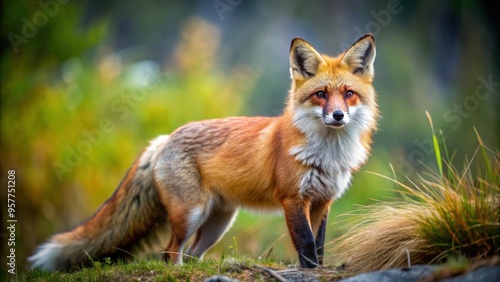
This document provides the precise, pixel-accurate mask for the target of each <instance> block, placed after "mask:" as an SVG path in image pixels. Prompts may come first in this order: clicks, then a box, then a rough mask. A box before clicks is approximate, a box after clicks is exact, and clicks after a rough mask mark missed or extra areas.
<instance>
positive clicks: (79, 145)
mask: <svg viewBox="0 0 500 282" xmlns="http://www.w3.org/2000/svg"><path fill="white" fill-rule="evenodd" d="M494 7H496V6H495V5H494V2H493V1H466V0H462V1H458V0H457V1H410V0H408V1H404V0H401V1H397V0H389V1H316V2H314V3H310V4H306V2H305V1H246V0H203V1H114V0H112V1H71V2H70V1H63V0H60V1H56V0H41V1H38V2H37V1H17V2H16V1H3V2H2V20H1V21H2V51H1V52H2V53H1V75H2V77H1V90H2V92H1V172H0V175H1V179H2V180H1V183H3V184H2V186H3V188H2V191H1V193H0V195H1V199H0V202H1V203H2V207H1V208H0V210H1V214H2V226H3V225H4V224H5V222H6V210H7V205H6V202H7V200H6V190H7V188H6V183H7V180H6V176H7V170H9V169H15V170H16V219H17V220H18V222H17V229H16V232H17V236H16V255H17V258H18V270H22V269H27V267H28V265H27V264H26V262H25V258H26V256H28V255H29V254H31V253H32V252H33V250H34V248H35V247H36V246H37V245H38V244H40V243H42V242H43V241H45V240H46V239H47V238H48V237H49V236H50V235H51V234H53V233H55V232H60V231H62V230H65V229H67V228H69V227H71V226H74V225H77V224H79V223H80V222H81V221H83V220H84V219H85V218H87V217H88V216H90V215H91V214H92V213H93V212H94V211H95V210H96V209H97V208H98V207H99V206H100V205H101V204H102V203H103V202H104V201H105V200H106V199H107V198H108V197H109V196H110V195H111V194H112V193H113V191H114V189H115V188H116V186H117V185H118V183H119V182H120V180H121V178H122V177H123V175H124V174H125V172H126V170H127V168H128V167H129V166H130V165H131V164H132V162H133V161H134V159H135V158H136V157H137V156H138V154H139V153H140V152H141V150H142V148H144V147H145V146H146V145H147V144H148V140H150V139H152V138H154V137H155V136H157V135H160V134H168V133H170V132H171V131H172V130H174V129H175V128H177V127H179V126H180V125H182V124H184V123H186V122H189V121H194V120H200V119H209V118H218V117H225V116H231V115H267V116H275V115H279V114H280V113H281V111H282V108H283V105H284V101H285V98H286V95H287V91H288V89H289V83H290V78H289V64H288V51H289V44H290V41H291V39H292V38H293V37H296V36H299V37H303V38H304V39H306V40H307V41H309V42H310V43H311V44H312V45H313V46H315V48H316V49H317V50H318V51H320V52H322V53H326V54H329V55H337V54H338V53H340V52H342V51H343V50H344V49H345V48H347V47H348V46H350V45H351V44H352V43H353V42H354V41H355V40H357V38H359V37H360V36H362V35H363V34H365V33H367V32H371V33H373V34H374V35H375V38H376V42H377V58H376V61H375V74H376V78H375V82H374V84H375V87H376V89H377V92H378V94H379V99H378V101H379V105H380V108H381V112H382V115H383V116H382V119H381V120H380V123H379V128H380V130H379V131H378V132H377V133H376V135H375V138H374V147H373V154H372V156H371V158H370V160H369V162H368V164H367V165H366V166H364V167H363V169H362V170H361V171H360V172H358V173H356V174H355V176H354V179H353V182H352V187H351V189H350V190H349V192H348V193H347V195H346V196H344V197H343V198H342V199H339V200H338V201H337V202H335V203H334V205H333V207H332V212H331V217H330V222H331V223H332V225H330V226H329V227H328V231H327V235H328V238H327V240H331V239H332V238H334V237H336V236H338V235H339V234H340V233H341V232H343V230H344V229H342V228H341V227H342V226H345V225H346V224H348V223H349V221H348V220H346V219H347V218H348V217H346V216H342V214H344V213H346V212H349V211H351V210H352V209H353V208H354V207H355V205H359V204H369V203H371V202H373V201H374V200H375V199H378V200H385V199H388V198H389V197H394V196H395V194H394V192H393V188H394V186H393V185H392V184H390V183H389V182H387V181H386V180H384V179H382V178H381V177H377V176H374V175H372V174H369V173H367V171H373V172H377V173H381V174H385V175H393V172H392V171H391V168H390V164H392V166H393V168H394V171H395V173H396V175H397V177H398V179H404V177H405V176H408V177H409V178H415V177H416V176H417V173H419V172H422V171H426V169H428V168H427V167H430V168H431V169H432V168H433V167H434V163H435V161H434V155H433V153H432V152H433V151H432V144H431V135H430V134H431V132H430V127H429V125H428V122H427V120H426V117H425V111H429V112H430V114H431V115H432V117H433V120H434V126H435V127H436V128H438V129H441V130H442V131H443V133H444V135H445V138H446V142H447V145H448V148H453V150H454V151H456V157H455V158H454V161H456V163H457V164H460V163H462V162H463V158H464V157H465V156H466V155H468V156H469V157H470V156H471V155H472V154H473V152H474V149H475V148H476V146H477V142H476V141H475V140H476V139H475V135H474V131H473V127H474V126H475V127H476V128H477V130H478V132H479V133H480V134H481V136H482V138H483V140H484V141H485V143H486V144H487V145H489V146H490V147H494V148H498V147H499V145H500V144H499V143H500V142H499V115H498V110H499V106H500V103H499V101H500V99H499V97H498V96H499V95H498V94H499V91H498V90H499V87H500V64H499V59H500V55H499V54H500V52H499V50H500V48H499V36H498V34H499V32H500V29H499V19H498V16H497V15H496V14H495V8H494ZM0 234H1V238H2V243H1V251H2V252H1V253H2V257H1V258H0V261H1V262H2V265H5V263H4V262H5V259H6V256H5V255H3V254H6V252H5V251H6V248H7V245H6V242H5V239H6V236H7V235H8V234H7V233H6V228H2V230H1V231H0ZM286 234H287V231H286V227H285V223H284V220H283V219H282V217H281V216H280V215H279V214H277V215H272V216H269V215H264V214H261V213H259V212H241V213H240V215H239V217H238V219H237V221H236V223H235V225H234V226H233V228H232V229H231V230H230V231H229V232H228V234H226V236H225V237H224V239H223V241H221V242H220V243H219V244H218V245H217V246H216V247H215V248H214V249H213V250H212V251H211V252H210V255H211V256H214V257H220V256H221V254H222V252H225V253H230V252H233V251H236V250H237V251H238V252H239V253H243V254H246V255H249V256H252V257H259V256H266V255H267V254H268V253H269V251H270V250H271V249H272V250H271V252H270V255H271V256H272V257H274V258H276V259H278V260H285V261H290V262H294V261H295V259H296V258H295V256H296V254H295V251H294V250H293V247H292V245H291V243H290V239H289V238H288V235H286ZM2 267H4V266H2Z"/></svg>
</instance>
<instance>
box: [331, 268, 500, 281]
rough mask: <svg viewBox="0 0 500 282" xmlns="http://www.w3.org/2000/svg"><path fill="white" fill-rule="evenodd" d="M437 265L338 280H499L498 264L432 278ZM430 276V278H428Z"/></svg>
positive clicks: (382, 271)
mask: <svg viewBox="0 0 500 282" xmlns="http://www.w3.org/2000/svg"><path fill="white" fill-rule="evenodd" d="M436 269H437V267H436V266H432V265H415V266H412V267H411V268H404V269H389V270H381V271H375V272H368V273H363V274H359V275H356V276H353V277H349V278H346V279H342V280H340V282H393V281H405V282H406V281H408V282H413V281H414V282H417V281H420V280H425V281H444V282H493V281H500V266H498V265H492V266H491V265H490V266H483V267H481V268H478V269H476V270H474V271H470V272H467V273H465V274H462V275H460V276H455V277H450V278H445V279H437V278H435V279H433V277H432V276H433V273H434V272H435V271H436ZM429 278H430V279H429Z"/></svg>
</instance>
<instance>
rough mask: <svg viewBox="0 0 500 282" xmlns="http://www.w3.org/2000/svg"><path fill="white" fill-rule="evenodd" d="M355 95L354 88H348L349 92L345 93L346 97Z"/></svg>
mask: <svg viewBox="0 0 500 282" xmlns="http://www.w3.org/2000/svg"><path fill="white" fill-rule="evenodd" d="M353 95H354V92H353V91H352V90H347V92H346V93H345V97H346V98H351V97H352V96H353Z"/></svg>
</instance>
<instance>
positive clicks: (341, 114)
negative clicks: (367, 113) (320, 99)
mask: <svg viewBox="0 0 500 282" xmlns="http://www.w3.org/2000/svg"><path fill="white" fill-rule="evenodd" d="M332 116H333V118H334V119H335V120H336V121H341V120H342V119H343V118H344V112H343V111H341V110H336V111H335V112H333V114H332Z"/></svg>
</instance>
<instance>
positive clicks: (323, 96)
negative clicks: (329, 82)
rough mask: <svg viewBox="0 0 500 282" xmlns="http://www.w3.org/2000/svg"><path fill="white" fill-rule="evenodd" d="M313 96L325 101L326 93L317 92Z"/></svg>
mask: <svg viewBox="0 0 500 282" xmlns="http://www.w3.org/2000/svg"><path fill="white" fill-rule="evenodd" d="M314 94H316V96H317V97H318V98H320V99H326V93H325V92H324V91H318V92H316V93H314Z"/></svg>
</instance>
